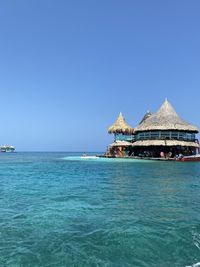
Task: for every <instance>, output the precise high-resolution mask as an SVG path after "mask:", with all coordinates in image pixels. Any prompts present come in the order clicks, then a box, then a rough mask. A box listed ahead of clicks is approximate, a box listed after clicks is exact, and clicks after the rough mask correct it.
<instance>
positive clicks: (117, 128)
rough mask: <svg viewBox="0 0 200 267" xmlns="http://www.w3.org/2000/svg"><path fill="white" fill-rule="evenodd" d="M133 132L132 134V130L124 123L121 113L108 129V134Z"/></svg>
mask: <svg viewBox="0 0 200 267" xmlns="http://www.w3.org/2000/svg"><path fill="white" fill-rule="evenodd" d="M133 132H134V129H133V128H132V127H131V126H130V125H128V124H127V123H126V121H125V119H124V117H123V115H122V113H121V112H120V114H119V116H118V118H117V120H116V121H115V123H114V124H113V125H111V126H110V127H109V128H108V133H110V134H111V133H114V134H117V133H122V134H132V133H133Z"/></svg>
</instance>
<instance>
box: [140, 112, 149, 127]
mask: <svg viewBox="0 0 200 267" xmlns="http://www.w3.org/2000/svg"><path fill="white" fill-rule="evenodd" d="M151 115H152V113H151V112H150V111H149V110H147V112H146V113H145V115H144V117H143V118H142V120H141V122H140V124H141V123H142V122H144V121H145V120H146V119H148V118H149V117H150V116H151Z"/></svg>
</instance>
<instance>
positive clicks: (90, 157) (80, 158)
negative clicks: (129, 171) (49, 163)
mask: <svg viewBox="0 0 200 267" xmlns="http://www.w3.org/2000/svg"><path fill="white" fill-rule="evenodd" d="M62 160H75V161H95V162H96V161H98V162H116V163H117V162H129V163H133V162H134V163H137V162H138V163H139V162H142V163H143V162H145V163H152V162H155V161H153V160H143V159H128V158H127V159H126V158H101V157H97V156H88V157H83V156H67V157H63V158H62Z"/></svg>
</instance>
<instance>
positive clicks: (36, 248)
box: [0, 153, 200, 267]
mask: <svg viewBox="0 0 200 267" xmlns="http://www.w3.org/2000/svg"><path fill="white" fill-rule="evenodd" d="M7 266H9V267H36V266H37V267H54V266H55V267H63V266H67V267H68V266H75V267H76V266H77V267H79V266H81V267H82V266H87V267H90V266H91V267H93V266H94V267H95V266H107V267H110V266H113V267H115V266H119V267H121V266H136V267H137V266H138V267H140V266H141V267H151V266H152V267H153V266H158V267H185V266H200V163H178V162H151V161H134V160H119V159H118V160H117V159H111V160H109V159H108V160H106V159H81V158H80V154H78V153H76V154H72V153H14V154H3V153H2V154H0V267H7Z"/></svg>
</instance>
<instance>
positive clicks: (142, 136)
mask: <svg viewBox="0 0 200 267" xmlns="http://www.w3.org/2000/svg"><path fill="white" fill-rule="evenodd" d="M115 140H116V141H129V142H133V141H137V140H182V141H193V142H194V141H195V140H196V137H195V134H193V133H186V132H180V131H149V132H141V133H137V134H135V135H123V134H118V135H116V137H115Z"/></svg>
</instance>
